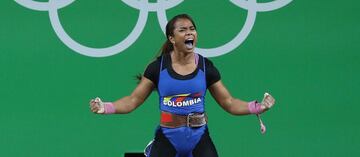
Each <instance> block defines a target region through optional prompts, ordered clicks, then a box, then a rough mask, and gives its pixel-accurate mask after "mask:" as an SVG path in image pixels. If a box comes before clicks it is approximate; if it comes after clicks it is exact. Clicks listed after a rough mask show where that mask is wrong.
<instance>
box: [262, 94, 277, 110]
mask: <svg viewBox="0 0 360 157" xmlns="http://www.w3.org/2000/svg"><path fill="white" fill-rule="evenodd" d="M274 104H275V99H274V97H272V96H271V95H270V94H269V93H265V94H264V98H263V100H262V102H261V108H262V110H263V111H267V110H269V109H270V108H272V107H273V106H274Z"/></svg>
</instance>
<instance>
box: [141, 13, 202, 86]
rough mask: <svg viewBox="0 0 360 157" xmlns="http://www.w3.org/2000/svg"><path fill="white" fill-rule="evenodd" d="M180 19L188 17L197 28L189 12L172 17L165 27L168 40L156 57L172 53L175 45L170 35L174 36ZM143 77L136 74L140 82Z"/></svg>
mask: <svg viewBox="0 0 360 157" xmlns="http://www.w3.org/2000/svg"><path fill="white" fill-rule="evenodd" d="M179 19H187V20H190V21H191V23H192V24H193V25H194V27H195V29H196V25H195V22H194V20H193V19H192V18H191V17H190V16H189V15H188V14H179V15H176V16H174V17H173V18H172V19H170V21H168V23H167V24H166V27H165V30H166V32H165V35H166V41H165V42H164V44H163V45H162V46H161V49H160V51H159V52H158V53H157V54H156V56H155V59H156V58H157V57H159V56H161V55H163V54H166V53H170V52H171V51H173V50H174V47H173V45H172V43H171V42H170V40H169V37H170V36H174V29H175V23H176V21H177V20H179ZM141 77H142V74H141V73H140V74H138V75H136V76H135V78H136V79H137V80H138V83H139V82H140V80H141Z"/></svg>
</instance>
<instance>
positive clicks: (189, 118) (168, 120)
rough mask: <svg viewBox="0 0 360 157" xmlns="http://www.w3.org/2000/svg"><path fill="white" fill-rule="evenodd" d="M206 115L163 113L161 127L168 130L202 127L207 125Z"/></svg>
mask: <svg viewBox="0 0 360 157" xmlns="http://www.w3.org/2000/svg"><path fill="white" fill-rule="evenodd" d="M207 119H208V118H207V116H206V114H205V113H190V114H188V115H176V114H173V113H169V112H164V111H162V112H161V120H160V126H162V127H167V128H178V127H182V126H187V127H201V126H203V125H205V124H207Z"/></svg>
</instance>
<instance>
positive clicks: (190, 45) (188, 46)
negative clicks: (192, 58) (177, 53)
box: [185, 42, 193, 49]
mask: <svg viewBox="0 0 360 157" xmlns="http://www.w3.org/2000/svg"><path fill="white" fill-rule="evenodd" d="M185 45H186V48H188V49H192V48H193V44H192V43H191V42H188V43H185Z"/></svg>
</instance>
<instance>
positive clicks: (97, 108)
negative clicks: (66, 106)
mask: <svg viewBox="0 0 360 157" xmlns="http://www.w3.org/2000/svg"><path fill="white" fill-rule="evenodd" d="M89 104H90V110H91V112H93V113H97V114H104V113H105V108H104V103H103V102H102V101H101V99H100V98H99V97H96V98H95V99H91V100H90V103H89Z"/></svg>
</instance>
